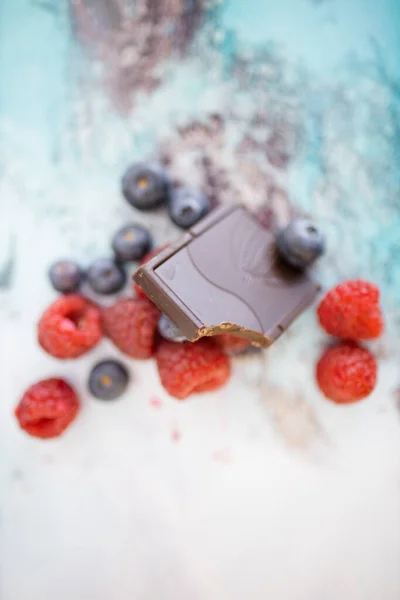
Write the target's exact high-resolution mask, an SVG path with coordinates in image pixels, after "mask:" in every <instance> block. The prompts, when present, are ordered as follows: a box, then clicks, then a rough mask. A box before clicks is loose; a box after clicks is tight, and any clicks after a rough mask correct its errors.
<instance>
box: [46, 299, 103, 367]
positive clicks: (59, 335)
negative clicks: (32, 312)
mask: <svg viewBox="0 0 400 600" xmlns="http://www.w3.org/2000/svg"><path fill="white" fill-rule="evenodd" d="M101 337H102V330H101V313H100V310H99V309H98V308H97V306H95V305H94V304H92V303H91V302H89V301H88V300H86V298H83V297H82V296H79V295H78V294H68V295H67V296H60V298H58V299H57V300H56V301H55V302H53V303H52V304H50V306H49V307H48V308H47V310H45V312H44V313H43V315H42V316H41V318H40V321H39V324H38V339H39V344H40V345H41V346H42V348H43V350H46V352H48V353H49V354H51V355H52V356H55V357H56V358H77V357H78V356H81V355H82V354H85V353H86V352H88V351H89V350H90V349H91V348H93V346H95V345H96V344H97V342H98V341H99V340H100V338H101Z"/></svg>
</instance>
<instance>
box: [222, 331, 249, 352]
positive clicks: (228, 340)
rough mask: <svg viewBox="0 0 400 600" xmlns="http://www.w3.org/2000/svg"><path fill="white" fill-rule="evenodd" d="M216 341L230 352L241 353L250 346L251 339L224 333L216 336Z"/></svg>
mask: <svg viewBox="0 0 400 600" xmlns="http://www.w3.org/2000/svg"><path fill="white" fill-rule="evenodd" d="M214 339H215V342H216V343H217V344H218V346H220V347H221V348H222V349H223V350H225V352H227V353H228V354H240V353H241V352H244V351H245V350H247V349H248V348H249V347H250V342H249V340H246V339H245V338H241V337H237V336H234V335H229V334H226V333H223V334H222V335H217V336H215V338H214Z"/></svg>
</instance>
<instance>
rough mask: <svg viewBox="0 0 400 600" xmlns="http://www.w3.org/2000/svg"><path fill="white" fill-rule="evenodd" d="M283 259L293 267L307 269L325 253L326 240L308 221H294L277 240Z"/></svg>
mask: <svg viewBox="0 0 400 600" xmlns="http://www.w3.org/2000/svg"><path fill="white" fill-rule="evenodd" d="M276 246H277V249H278V252H279V254H280V255H281V257H282V258H283V259H284V260H285V262H287V263H288V264H289V265H291V266H292V267H296V268H298V269H305V268H307V267H308V266H310V265H311V264H312V263H313V262H314V261H315V260H316V259H317V258H318V257H319V256H321V254H323V252H324V251H325V239H324V236H323V235H322V233H321V232H320V230H319V229H318V227H317V226H316V225H314V223H312V221H309V220H308V219H294V220H293V221H291V222H290V223H289V225H287V226H286V227H285V228H284V229H282V230H281V231H280V232H279V233H278V235H277V238H276Z"/></svg>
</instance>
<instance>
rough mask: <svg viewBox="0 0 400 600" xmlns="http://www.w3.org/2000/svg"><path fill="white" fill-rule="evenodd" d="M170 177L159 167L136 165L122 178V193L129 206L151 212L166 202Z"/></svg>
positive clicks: (144, 164) (145, 164)
mask: <svg viewBox="0 0 400 600" xmlns="http://www.w3.org/2000/svg"><path fill="white" fill-rule="evenodd" d="M168 189H169V185H168V177H167V174H166V172H165V171H164V169H163V168H162V167H161V166H159V165H154V164H147V163H135V164H133V165H131V166H130V167H129V168H128V169H127V170H126V171H125V173H124V175H123V176H122V193H123V195H124V196H125V198H126V199H127V200H128V202H129V204H131V205H132V206H134V207H135V208H138V209H139V210H150V209H152V208H155V207H156V206H159V205H160V204H163V203H164V202H166V200H167V197H168Z"/></svg>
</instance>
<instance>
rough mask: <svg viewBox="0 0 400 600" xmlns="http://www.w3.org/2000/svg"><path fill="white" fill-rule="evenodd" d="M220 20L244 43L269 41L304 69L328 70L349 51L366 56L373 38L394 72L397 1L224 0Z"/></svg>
mask: <svg viewBox="0 0 400 600" xmlns="http://www.w3.org/2000/svg"><path fill="white" fill-rule="evenodd" d="M222 21H223V24H224V26H225V27H227V28H230V29H233V30H235V31H236V33H237V35H238V37H239V38H240V39H241V40H242V42H243V43H246V44H250V45H254V44H264V43H265V42H266V40H273V41H274V42H276V43H277V44H278V46H279V47H280V48H282V50H283V51H284V52H285V54H287V55H289V56H290V57H291V58H292V59H295V60H300V61H304V62H305V63H306V65H307V68H309V69H316V70H318V71H320V72H327V71H328V72H329V73H330V74H331V73H332V71H333V70H335V69H337V68H338V66H339V65H340V62H341V61H342V60H343V59H344V58H345V57H346V56H348V55H350V54H358V55H361V56H364V57H368V56H370V55H371V52H372V48H371V39H376V40H378V42H379V44H380V46H381V47H382V49H383V52H384V55H385V60H386V61H387V63H388V65H389V66H390V68H391V69H392V70H393V72H395V73H396V72H397V73H398V56H399V54H400V36H399V27H400V3H399V2H398V1H397V0H321V1H320V2H313V1H312V0H279V1H277V0H263V1H258V0H253V1H249V2H242V1H241V0H228V1H227V3H226V9H225V10H224V11H223V17H222Z"/></svg>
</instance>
